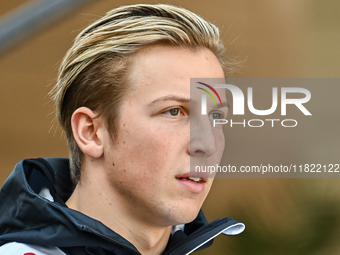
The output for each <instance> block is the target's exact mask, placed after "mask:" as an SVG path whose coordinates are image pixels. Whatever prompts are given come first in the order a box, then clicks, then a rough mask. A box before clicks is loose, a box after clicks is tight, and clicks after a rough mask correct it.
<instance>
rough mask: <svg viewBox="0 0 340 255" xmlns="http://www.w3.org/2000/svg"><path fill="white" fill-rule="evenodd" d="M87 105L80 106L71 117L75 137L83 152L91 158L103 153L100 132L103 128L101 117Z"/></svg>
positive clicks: (98, 156)
mask: <svg viewBox="0 0 340 255" xmlns="http://www.w3.org/2000/svg"><path fill="white" fill-rule="evenodd" d="M96 116H97V114H96V113H95V112H93V111H92V110H90V109H89V108H87V107H80V108H78V109H77V110H75V111H74V113H73V114H72V117H71V126H72V132H73V137H74V139H75V141H76V142H77V144H78V146H79V148H80V149H81V150H82V152H83V153H84V154H86V155H88V156H89V157H91V158H100V157H101V156H102V155H103V152H104V150H103V143H102V140H101V136H100V135H99V133H98V130H99V129H100V128H103V126H102V124H103V123H102V121H101V118H97V117H96Z"/></svg>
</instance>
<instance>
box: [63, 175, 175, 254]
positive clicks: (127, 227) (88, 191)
mask: <svg viewBox="0 0 340 255" xmlns="http://www.w3.org/2000/svg"><path fill="white" fill-rule="evenodd" d="M82 177H84V176H82ZM88 180H89V179H87V178H86V177H85V178H82V181H81V182H80V183H79V184H78V185H77V187H76V189H75V190H74V192H73V194H72V195H71V197H70V198H69V200H68V201H67V202H66V204H67V206H68V207H69V208H71V209H74V210H77V211H79V212H82V213H84V214H85V215H87V216H89V217H91V218H94V219H96V220H98V221H100V222H102V223H103V224H104V225H106V226H107V227H108V228H110V229H112V230H113V231H115V232H116V233H118V234H119V235H121V236H122V237H124V238H125V239H126V240H128V241H129V242H131V243H132V244H133V245H134V246H135V247H136V248H137V250H138V251H139V252H141V253H142V254H143V255H148V254H153V255H154V254H161V253H162V252H163V251H164V249H165V247H166V245H167V242H168V240H169V237H170V233H171V228H172V226H166V227H164V226H156V225H152V224H150V222H145V221H144V220H143V219H141V218H140V217H139V215H138V214H136V210H130V209H129V207H127V206H124V201H119V200H120V199H119V197H116V196H115V194H113V193H112V192H111V190H110V188H109V187H108V185H105V184H103V182H102V180H103V179H101V178H100V176H98V175H97V176H96V178H95V179H91V181H88Z"/></svg>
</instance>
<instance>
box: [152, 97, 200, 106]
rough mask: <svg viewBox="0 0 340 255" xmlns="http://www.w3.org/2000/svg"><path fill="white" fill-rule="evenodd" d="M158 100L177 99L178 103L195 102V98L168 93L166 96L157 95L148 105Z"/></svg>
mask: <svg viewBox="0 0 340 255" xmlns="http://www.w3.org/2000/svg"><path fill="white" fill-rule="evenodd" d="M159 101H177V102H180V103H185V104H188V103H197V101H196V100H194V99H191V98H186V97H180V96H175V95H168V96H163V97H159V98H157V99H155V100H153V101H152V102H151V103H149V105H152V104H154V103H157V102H159Z"/></svg>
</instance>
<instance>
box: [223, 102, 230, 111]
mask: <svg viewBox="0 0 340 255" xmlns="http://www.w3.org/2000/svg"><path fill="white" fill-rule="evenodd" d="M222 107H227V108H228V109H229V110H230V105H229V103H228V102H223V103H222Z"/></svg>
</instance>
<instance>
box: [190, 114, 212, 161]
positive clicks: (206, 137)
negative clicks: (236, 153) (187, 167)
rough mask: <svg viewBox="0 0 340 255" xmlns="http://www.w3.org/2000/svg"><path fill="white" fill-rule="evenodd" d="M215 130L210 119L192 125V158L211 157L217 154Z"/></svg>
mask: <svg viewBox="0 0 340 255" xmlns="http://www.w3.org/2000/svg"><path fill="white" fill-rule="evenodd" d="M213 128H214V127H213V126H212V123H211V120H210V119H208V118H206V119H204V120H202V119H201V120H200V121H198V122H191V123H190V148H189V151H190V156H201V157H204V156H205V157H209V156H211V155H212V154H214V153H215V152H216V141H215V136H214V133H213Z"/></svg>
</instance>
